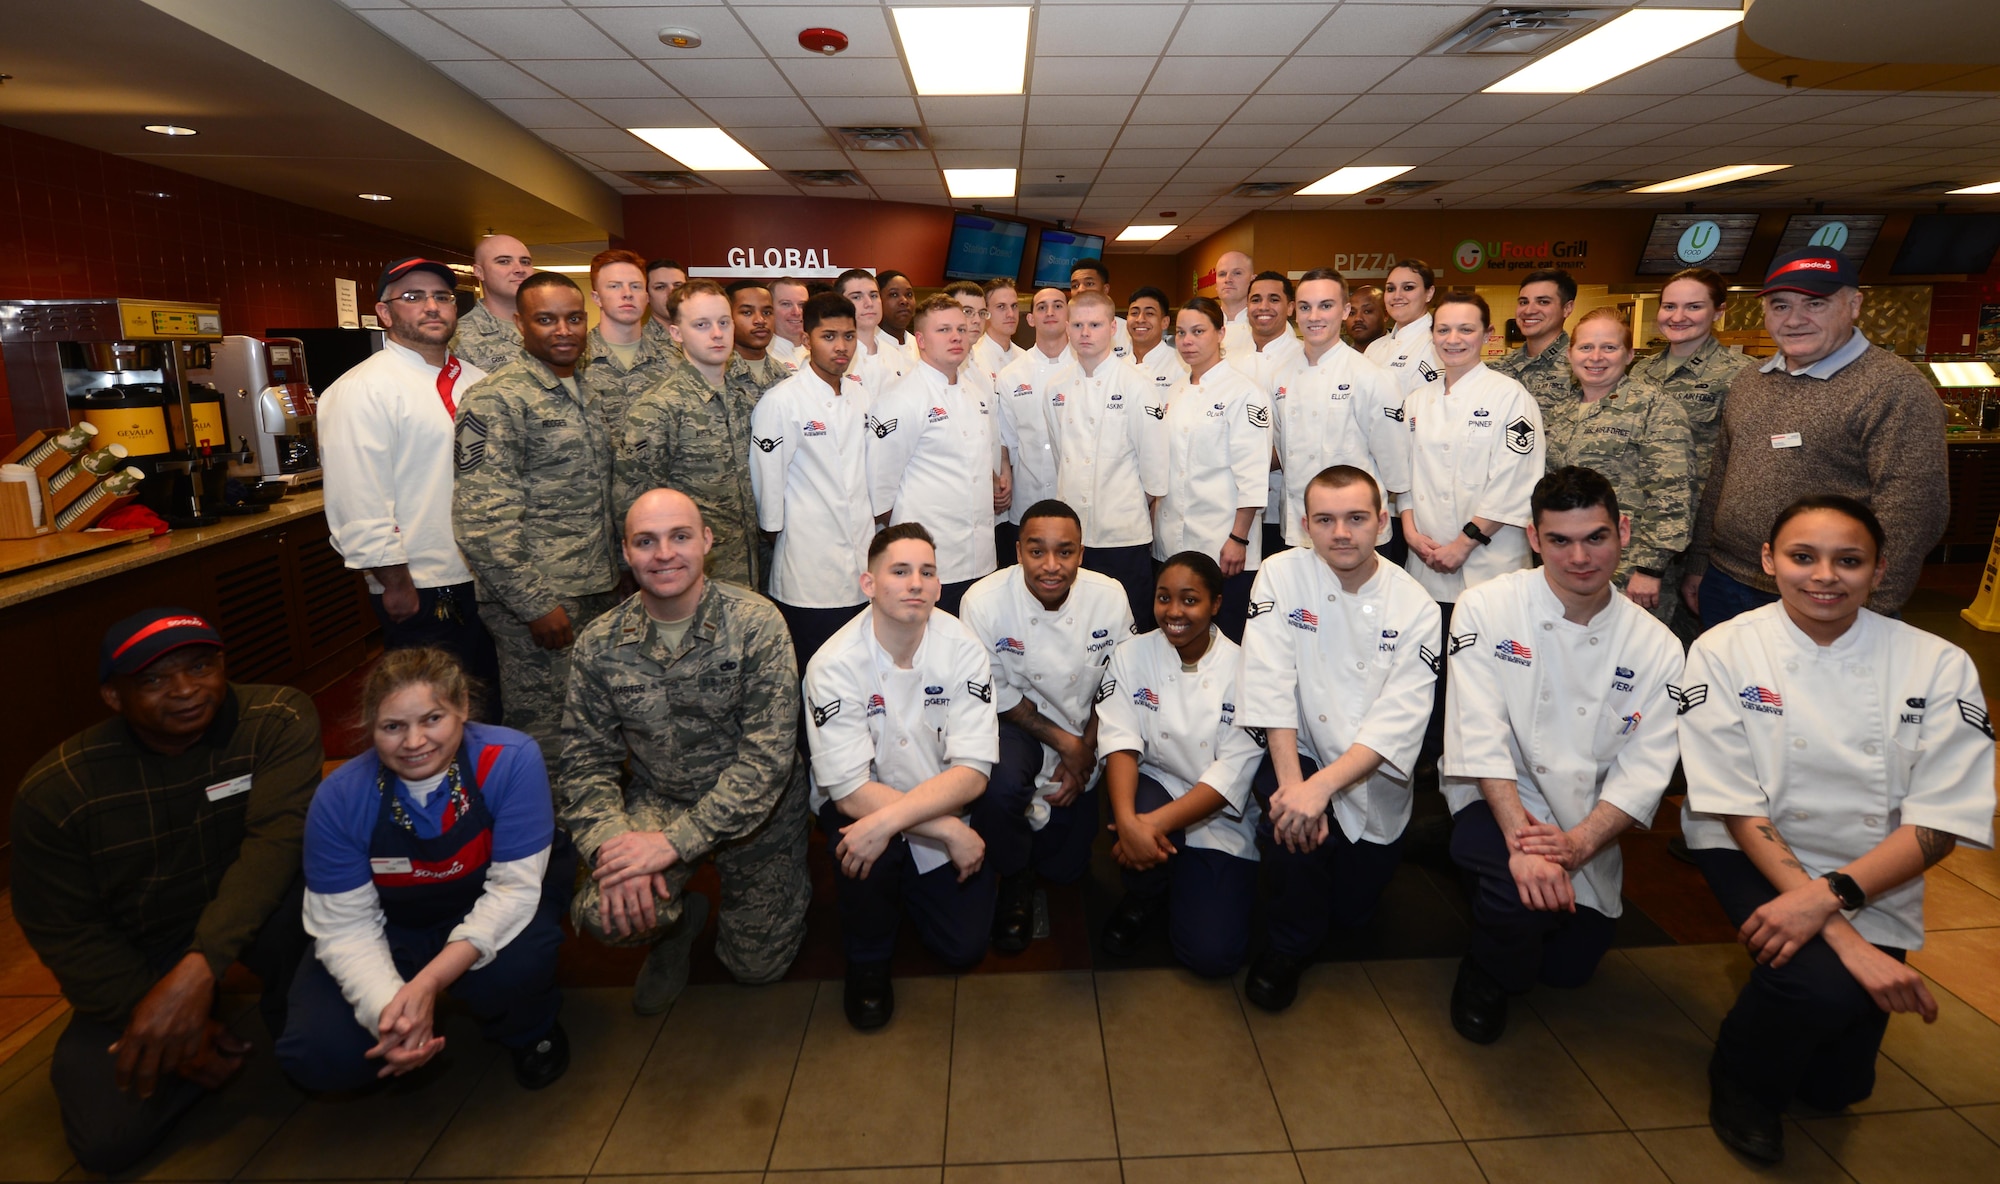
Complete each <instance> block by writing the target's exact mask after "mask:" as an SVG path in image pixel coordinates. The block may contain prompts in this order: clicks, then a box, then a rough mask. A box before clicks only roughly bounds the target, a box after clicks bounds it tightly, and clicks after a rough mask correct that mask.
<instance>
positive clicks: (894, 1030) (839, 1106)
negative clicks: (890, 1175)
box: [770, 976, 957, 1180]
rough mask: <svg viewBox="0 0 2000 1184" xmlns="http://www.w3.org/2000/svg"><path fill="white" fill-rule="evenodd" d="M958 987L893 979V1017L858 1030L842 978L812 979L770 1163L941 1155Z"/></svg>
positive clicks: (867, 1163) (845, 1164)
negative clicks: (809, 1007)
mask: <svg viewBox="0 0 2000 1184" xmlns="http://www.w3.org/2000/svg"><path fill="white" fill-rule="evenodd" d="M956 986H957V983H956V980H955V979H952V978H949V977H943V976H939V977H932V978H902V979H898V980H896V1016H895V1018H894V1019H892V1020H890V1021H889V1025H888V1026H887V1027H885V1028H881V1029H879V1030H877V1031H874V1032H867V1033H862V1032H856V1031H855V1030H854V1029H853V1028H852V1027H851V1026H850V1025H849V1024H848V1022H847V1017H846V1015H844V1014H843V1013H842V1011H841V993H842V985H841V983H840V982H839V981H831V982H823V983H821V984H819V994H818V997H817V998H816V999H815V1000H814V1003H813V1011H812V1020H811V1021H810V1023H809V1024H808V1026H807V1028H806V1038H805V1043H804V1045H803V1047H801V1048H800V1050H799V1064H798V1070H797V1072H796V1073H795V1074H794V1075H793V1078H792V1090H791V1094H790V1096H789V1097H788V1098H787V1099H786V1101H785V1114H784V1118H783V1120H782V1121H781V1122H780V1123H779V1126H778V1139H777V1143H776V1145H775V1146H774V1147H773V1148H772V1149H771V1165H770V1166H771V1168H772V1170H774V1171H783V1170H792V1169H801V1168H851V1167H886V1166H890V1165H896V1164H924V1163H942V1162H943V1160H944V1126H945V1105H946V1095H947V1093H948V1090H949V1087H950V1081H951V1025H952V1002H953V995H954V993H955V988H956ZM864 1099H865V1102H864V1101H863V1100H864ZM929 1178H930V1179H933V1180H935V1179H937V1178H938V1177H937V1176H935V1175H933V1176H931V1177H929Z"/></svg>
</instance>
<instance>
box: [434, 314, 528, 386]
mask: <svg viewBox="0 0 2000 1184" xmlns="http://www.w3.org/2000/svg"><path fill="white" fill-rule="evenodd" d="M451 352H452V353H454V354H457V355H458V356H459V357H461V358H464V359H465V360H466V361H468V362H471V363H472V364H473V365H475V366H477V367H479V368H480V369H481V370H484V371H486V372H487V373H488V374H491V373H493V372H494V371H495V370H498V369H499V368H500V367H502V366H505V365H506V364H507V363H509V362H511V361H513V360H514V359H515V358H516V357H517V356H519V354H520V352H521V327H520V326H519V325H516V324H515V323H514V320H513V318H512V317H509V318H507V319H506V320H502V319H500V318H499V317H496V316H494V315H493V311H492V310H491V309H489V308H487V307H486V302H485V301H483V300H482V301H480V302H479V303H477V304H475V305H473V306H472V311H471V312H469V313H466V314H465V315H464V316H462V317H460V318H458V332H456V333H453V334H452V336H451Z"/></svg>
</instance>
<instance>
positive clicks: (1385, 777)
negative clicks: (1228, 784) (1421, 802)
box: [1236, 547, 1440, 844]
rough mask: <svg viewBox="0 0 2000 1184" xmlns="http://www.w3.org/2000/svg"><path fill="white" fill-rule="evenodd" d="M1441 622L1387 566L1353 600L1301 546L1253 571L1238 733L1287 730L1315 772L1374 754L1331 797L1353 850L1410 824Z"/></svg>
mask: <svg viewBox="0 0 2000 1184" xmlns="http://www.w3.org/2000/svg"><path fill="white" fill-rule="evenodd" d="M1439 616H1440V614H1439V612H1438V606H1437V602H1436V601H1434V600H1432V599H1431V597H1430V593H1428V592H1425V591H1424V590H1423V587H1422V586H1421V585H1419V584H1418V583H1417V582H1416V581H1415V580H1413V579H1411V578H1410V576H1409V574H1408V573H1407V572H1405V571H1404V570H1403V569H1402V568H1400V567H1397V566H1395V565H1394V564H1392V563H1388V562H1386V561H1384V562H1378V563H1377V565H1376V570H1375V574H1374V575H1373V576H1370V577H1369V579H1368V582H1367V583H1365V584H1363V585H1362V586H1361V589H1360V591H1358V592H1354V593H1349V592H1346V591H1343V590H1342V589H1341V586H1340V577H1339V576H1337V575H1335V574H1334V571H1333V569H1332V568H1330V567H1328V566H1327V565H1326V561H1325V560H1323V559H1321V558H1320V557H1319V555H1318V553H1316V552H1315V551H1313V550H1312V549H1311V548H1310V547H1295V548H1293V549H1291V550H1289V551H1285V552H1282V553H1280V554H1277V555H1273V556H1271V557H1270V558H1269V559H1266V560H1265V561H1264V566H1263V567H1262V568H1260V569H1259V570H1258V572H1257V583H1256V585H1255V586H1254V587H1253V588H1252V589H1251V592H1250V610H1249V620H1248V621H1247V622H1246V623H1245V624H1244V627H1243V677H1242V681H1241V682H1240V683H1239V684H1238V686H1237V690H1236V706H1237V711H1236V723H1237V726H1239V727H1245V728H1266V729H1269V728H1292V729H1295V730H1296V731H1297V732H1298V734H1299V739H1298V750H1299V752H1300V753H1301V754H1303V755H1305V756H1308V757H1310V758H1312V760H1313V761H1314V763H1316V764H1318V765H1319V766H1320V767H1322V768H1324V767H1326V766H1327V765H1330V764H1332V763H1333V762H1334V761H1336V760H1338V759H1340V757H1341V755H1342V754H1344V753H1345V752H1346V751H1347V750H1348V749H1350V748H1352V747H1354V746H1355V745H1356V744H1365V745H1367V746H1368V747H1369V748H1371V749H1373V750H1374V751H1375V752H1376V753H1378V754H1380V755H1381V757H1382V765H1381V767H1380V768H1378V769H1377V770H1376V771H1375V772H1374V773H1372V774H1370V775H1369V777H1368V778H1367V779H1366V780H1364V781H1362V782H1360V783H1359V784H1357V785H1355V786H1354V787H1353V788H1352V789H1347V790H1343V791H1341V792H1340V793H1337V794H1335V795H1334V798H1333V817H1334V822H1335V824H1336V825H1338V826H1339V827H1340V833H1342V834H1344V835H1346V836H1347V837H1348V839H1349V840H1350V841H1361V840H1366V841H1367V842H1370V843H1384V844H1386V843H1393V842H1395V841H1396V838H1397V836H1399V835H1401V834H1402V833H1403V828H1404V827H1405V826H1407V825H1408V824H1409V821H1410V776H1411V770H1412V769H1414V768H1415V766H1416V763H1417V749H1418V748H1420V747H1422V745H1423V742H1424V726H1425V725H1426V724H1427V723H1428V722H1429V721H1430V716H1431V695H1432V691H1433V688H1434V687H1435V685H1436V683H1437V671H1436V669H1435V668H1434V667H1433V665H1432V663H1433V662H1435V661H1436V660H1437V649H1438V645H1439V642H1438V620H1439Z"/></svg>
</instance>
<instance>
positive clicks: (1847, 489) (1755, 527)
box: [1687, 346, 1951, 613]
mask: <svg viewBox="0 0 2000 1184" xmlns="http://www.w3.org/2000/svg"><path fill="white" fill-rule="evenodd" d="M1944 422H1945V414H1944V403H1943V402H1942V401H1940V400H1939V399H1938V397H1937V393H1936V392H1935V391H1933V390H1932V389H1931V385H1930V384H1929V383H1928V382H1925V381H1924V378H1923V375H1921V374H1919V373H1917V370H1916V368H1915V367H1914V366H1911V365H1910V364H1909V363H1908V362H1905V361H1904V360H1903V359H1901V358H1899V357H1897V356H1896V355H1894V354H1892V353H1890V352H1889V351H1887V350H1885V349H1882V348H1880V347H1877V346H1870V347H1869V348H1868V350H1867V352H1865V353H1863V354H1862V355H1861V356H1860V357H1859V358H1856V359H1855V360H1854V361H1853V362H1850V363H1849V364H1848V365H1846V366H1844V367H1842V368H1841V370H1840V371H1839V372H1838V373H1836V374H1835V375H1834V376H1833V377H1832V378H1825V379H1820V378H1804V377H1795V376H1793V375H1790V374H1787V373H1785V372H1784V371H1783V370H1774V371H1771V372H1769V373H1765V372H1763V371H1760V370H1756V369H1746V370H1744V371H1743V372H1742V373H1741V374H1738V375H1737V376H1736V379H1735V381H1734V382H1732V383H1731V384H1730V387H1729V401H1728V403H1726V404H1725V405H1724V407H1723V412H1722V434H1721V437H1720V438H1719V439H1718V440H1717V441H1716V445H1715V457H1714V460H1713V462H1712V463H1711V465H1710V468H1709V472H1708V483H1707V486H1706V487H1705V488H1704V489H1703V491H1702V498H1701V508H1700V509H1699V510H1698V511H1697V513H1696V515H1695V524H1694V540H1693V542H1691V543H1690V544H1689V545H1688V550H1687V571H1688V573H1689V574H1691V575H1699V574H1701V573H1702V572H1704V571H1706V570H1707V569H1708V565H1709V564H1711V563H1713V564H1714V565H1715V566H1716V567H1718V568H1720V569H1721V570H1722V572H1723V574H1725V575H1727V576H1729V577H1731V578H1732V579H1735V580H1737V581H1739V582H1741V583H1744V584H1748V585H1750V586H1752V587H1756V588H1761V589H1763V590H1764V591H1766V592H1773V591H1776V590H1777V585H1776V584H1775V583H1774V582H1773V581H1772V580H1771V577H1770V576H1767V575H1765V574H1764V565H1763V546H1764V543H1765V541H1766V539H1768V538H1769V536H1770V533H1771V523H1772V521H1773V520H1775V519H1776V518H1777V516H1778V511H1780V510H1782V509H1784V508H1785V507H1786V506H1789V505H1791V504H1792V503H1793V502H1795V501H1797V500H1798V499H1800V498H1802V497H1808V496H1812V495H1815V494H1826V493H1842V494H1846V495H1848V496H1850V497H1856V498H1859V499H1861V500H1862V501H1865V502H1867V503H1868V504H1869V505H1870V506H1872V507H1873V508H1874V510H1875V513H1876V514H1877V515H1878V516H1879V517H1880V518H1881V519H1882V528H1883V530H1884V531H1885V532H1886V533H1887V535H1888V540H1889V543H1888V547H1887V548H1886V550H1887V554H1888V560H1889V570H1888V572H1887V574H1886V575H1884V577H1883V579H1882V586H1881V588H1880V589H1878V590H1877V591H1876V593H1875V597H1874V599H1873V600H1871V601H1870V602H1869V607H1870V608H1873V609H1875V610H1876V611H1877V612H1883V613H1892V612H1895V611H1897V610H1898V609H1900V608H1902V606H1903V602H1904V601H1906V600H1908V599H1909V598H1910V593H1911V591H1913V590H1914V589H1915V588H1916V586H1917V573H1918V570H1919V569H1920V568H1921V567H1922V566H1923V562H1924V556H1925V554H1927V553H1928V552H1929V551H1930V549H1931V548H1932V547H1934V546H1936V545H1937V541H1938V539H1940V538H1942V537H1943V536H1944V527H1945V519H1946V518H1947V517H1948V516H1949V514H1950V511H1951V499H1950V492H1949V487H1948V485H1947V483H1946V478H1945V436H1944ZM1792 432H1797V433H1798V434H1799V437H1800V446H1799V447H1797V448H1774V447H1772V446H1771V439H1772V437H1774V436H1784V435H1787V434H1789V433H1792Z"/></svg>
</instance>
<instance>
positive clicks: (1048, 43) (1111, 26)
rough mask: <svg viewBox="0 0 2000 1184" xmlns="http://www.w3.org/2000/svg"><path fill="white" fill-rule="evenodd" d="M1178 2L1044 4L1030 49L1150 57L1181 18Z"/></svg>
mask: <svg viewBox="0 0 2000 1184" xmlns="http://www.w3.org/2000/svg"><path fill="white" fill-rule="evenodd" d="M1180 15H1181V6H1180V5H1178V4H1078V5H1048V4H1044V5H1043V6H1042V8H1041V10H1040V11H1039V12H1037V13H1036V14H1035V53H1036V54H1038V55H1045V56H1048V57H1091V58H1096V57H1125V56H1135V57H1155V56H1158V54H1159V53H1160V51H1161V50H1163V49H1165V48H1166V47H1167V38H1168V37H1169V36H1171V35H1172V34H1173V31H1174V25H1175V23H1176V22H1178V21H1179V20H1180Z"/></svg>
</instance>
